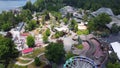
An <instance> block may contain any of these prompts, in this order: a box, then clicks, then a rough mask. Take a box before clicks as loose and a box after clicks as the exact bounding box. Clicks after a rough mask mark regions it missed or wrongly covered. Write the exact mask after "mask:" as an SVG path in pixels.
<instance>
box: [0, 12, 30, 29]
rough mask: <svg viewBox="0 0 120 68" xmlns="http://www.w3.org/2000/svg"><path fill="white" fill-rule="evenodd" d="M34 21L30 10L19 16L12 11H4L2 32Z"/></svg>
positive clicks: (0, 23)
mask: <svg viewBox="0 0 120 68" xmlns="http://www.w3.org/2000/svg"><path fill="white" fill-rule="evenodd" d="M31 19H32V13H31V11H30V10H22V11H21V12H20V13H19V14H14V13H13V12H12V11H9V12H6V11H3V12H2V13H1V14H0V31H1V30H2V31H9V30H10V29H11V28H13V27H15V26H16V25H17V24H18V23H19V22H22V21H23V22H26V21H29V20H31Z"/></svg>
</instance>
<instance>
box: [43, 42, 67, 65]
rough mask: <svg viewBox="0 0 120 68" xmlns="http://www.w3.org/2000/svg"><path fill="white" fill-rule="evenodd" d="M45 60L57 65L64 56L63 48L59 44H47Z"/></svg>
mask: <svg viewBox="0 0 120 68" xmlns="http://www.w3.org/2000/svg"><path fill="white" fill-rule="evenodd" d="M45 56H46V58H47V59H48V60H49V61H51V62H54V63H59V62H60V61H61V60H62V59H63V57H64V56H65V51H64V46H63V44H60V43H49V45H48V46H46V51H45Z"/></svg>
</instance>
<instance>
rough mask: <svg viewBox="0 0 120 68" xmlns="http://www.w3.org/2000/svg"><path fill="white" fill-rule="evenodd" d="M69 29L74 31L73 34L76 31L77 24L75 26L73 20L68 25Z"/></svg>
mask: <svg viewBox="0 0 120 68" xmlns="http://www.w3.org/2000/svg"><path fill="white" fill-rule="evenodd" d="M69 28H70V29H71V30H74V31H75V32H76V31H77V30H78V24H77V22H76V21H75V20H74V19H73V20H71V23H70V25H69Z"/></svg>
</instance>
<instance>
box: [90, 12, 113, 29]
mask: <svg viewBox="0 0 120 68" xmlns="http://www.w3.org/2000/svg"><path fill="white" fill-rule="evenodd" d="M110 22H111V18H110V16H109V15H107V14H105V13H102V14H100V15H98V16H97V17H95V18H92V19H91V20H90V21H89V23H88V29H89V30H103V29H104V28H105V27H106V24H109V23H110Z"/></svg>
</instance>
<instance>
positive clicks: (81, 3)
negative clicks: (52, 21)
mask: <svg viewBox="0 0 120 68" xmlns="http://www.w3.org/2000/svg"><path fill="white" fill-rule="evenodd" d="M65 5H70V6H74V7H77V8H83V9H89V10H92V11H95V10H97V9H99V8H100V7H108V8H111V9H112V10H113V12H114V14H120V7H119V6H120V0H37V1H36V2H35V3H34V4H33V5H30V3H27V4H26V5H25V6H24V8H25V9H27V8H28V9H31V7H29V6H32V8H33V9H32V11H33V10H36V11H42V10H43V9H47V10H50V11H51V10H52V11H57V10H58V9H60V8H61V7H63V6H65Z"/></svg>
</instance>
